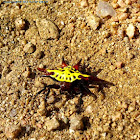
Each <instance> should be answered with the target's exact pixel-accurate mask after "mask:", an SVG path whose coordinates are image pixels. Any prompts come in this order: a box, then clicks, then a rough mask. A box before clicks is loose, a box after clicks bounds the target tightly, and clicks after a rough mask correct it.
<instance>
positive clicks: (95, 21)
mask: <svg viewBox="0 0 140 140" xmlns="http://www.w3.org/2000/svg"><path fill="white" fill-rule="evenodd" d="M87 23H88V25H89V26H90V27H91V28H92V29H93V30H96V29H97V28H98V26H99V24H100V18H99V17H97V16H95V15H89V16H87Z"/></svg>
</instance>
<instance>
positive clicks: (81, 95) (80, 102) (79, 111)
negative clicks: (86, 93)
mask: <svg viewBox="0 0 140 140" xmlns="http://www.w3.org/2000/svg"><path fill="white" fill-rule="evenodd" d="M82 97H83V93H82V92H80V97H79V100H78V104H77V105H76V108H77V110H76V112H77V113H78V114H80V113H81V112H82V111H83V109H82V108H81V105H82V104H83V100H82Z"/></svg>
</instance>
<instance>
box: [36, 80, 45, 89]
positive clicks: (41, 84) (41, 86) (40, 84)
mask: <svg viewBox="0 0 140 140" xmlns="http://www.w3.org/2000/svg"><path fill="white" fill-rule="evenodd" d="M34 85H35V87H40V88H43V87H44V84H43V83H41V81H39V79H37V80H35V84H34Z"/></svg>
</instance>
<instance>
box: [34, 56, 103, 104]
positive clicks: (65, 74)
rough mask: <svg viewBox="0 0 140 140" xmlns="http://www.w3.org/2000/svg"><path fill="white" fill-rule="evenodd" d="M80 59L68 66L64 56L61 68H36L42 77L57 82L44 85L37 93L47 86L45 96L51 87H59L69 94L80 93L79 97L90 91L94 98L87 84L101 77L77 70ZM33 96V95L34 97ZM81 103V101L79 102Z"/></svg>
mask: <svg viewBox="0 0 140 140" xmlns="http://www.w3.org/2000/svg"><path fill="white" fill-rule="evenodd" d="M80 62H81V60H80V61H79V62H78V63H77V64H76V65H74V66H73V67H72V66H68V65H67V64H66V62H65V61H64V58H63V60H62V68H59V69H58V70H47V69H45V68H37V69H38V70H39V71H41V72H44V75H43V77H48V76H49V77H51V78H53V79H55V80H57V81H58V82H60V83H59V84H53V85H46V86H45V87H44V89H42V90H41V91H39V92H38V93H37V94H36V96H37V95H38V94H40V93H41V92H43V91H45V90H46V88H48V91H47V93H46V98H47V96H48V94H49V92H50V89H51V88H55V89H60V92H61V93H62V92H63V91H67V92H68V93H69V94H70V95H75V94H80V95H81V96H80V98H81V97H82V95H83V93H88V94H89V93H90V94H92V95H93V96H94V97H95V98H96V95H95V94H93V93H91V91H90V90H89V84H90V83H92V82H93V81H102V80H101V79H98V78H97V77H93V76H92V75H87V74H82V73H81V72H80V71H79V66H80ZM36 96H35V97H36ZM80 104H81V103H80Z"/></svg>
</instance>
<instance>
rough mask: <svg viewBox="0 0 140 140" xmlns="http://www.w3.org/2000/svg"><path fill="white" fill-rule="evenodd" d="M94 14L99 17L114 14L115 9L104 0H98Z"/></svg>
mask: <svg viewBox="0 0 140 140" xmlns="http://www.w3.org/2000/svg"><path fill="white" fill-rule="evenodd" d="M96 14H97V15H98V16H99V17H102V18H104V17H107V16H115V15H116V11H115V10H114V9H113V7H112V6H111V5H110V4H109V3H108V2H105V1H101V0H100V1H99V3H98V6H97V8H96Z"/></svg>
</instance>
